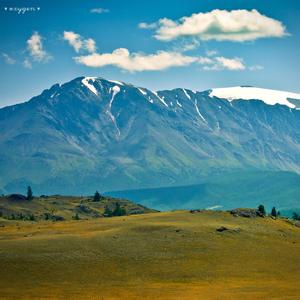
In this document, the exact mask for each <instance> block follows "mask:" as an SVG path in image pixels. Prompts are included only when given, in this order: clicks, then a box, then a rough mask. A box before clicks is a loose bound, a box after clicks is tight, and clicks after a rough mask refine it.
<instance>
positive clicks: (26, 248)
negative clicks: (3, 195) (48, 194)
mask: <svg viewBox="0 0 300 300" xmlns="http://www.w3.org/2000/svg"><path fill="white" fill-rule="evenodd" d="M1 222H2V223H5V227H1V228H0V264H1V269H0V278H1V280H0V298H4V299H5V298H8V299H12V298H18V299H20V298H22V299H32V298H48V299H299V298H300V296H299V295H300V287H299V284H298V282H299V279H300V268H299V265H300V228H296V227H295V226H292V225H291V224H288V223H287V222H286V221H284V220H272V219H270V218H265V219H262V218H255V219H246V218H240V217H232V216H231V215H230V214H229V213H224V212H204V213H199V214H191V213H189V212H170V213H152V214H147V215H137V216H128V217H118V218H105V219H104V218H102V219H96V220H87V221H66V222H57V223H52V222H37V223H30V222H12V221H1ZM220 226H226V227H228V228H230V229H233V230H232V231H224V232H221V233H219V232H216V228H218V227H220Z"/></svg>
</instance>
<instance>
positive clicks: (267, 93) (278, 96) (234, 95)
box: [209, 86, 300, 109]
mask: <svg viewBox="0 0 300 300" xmlns="http://www.w3.org/2000/svg"><path fill="white" fill-rule="evenodd" d="M209 96H210V97H217V98H220V99H226V100H228V101H233V100H238V99H241V100H253V99H257V100H261V101H263V102H264V103H266V104H269V105H276V104H280V105H286V106H288V107H290V108H296V109H300V94H296V93H289V92H284V91H276V90H270V89H262V88H257V87H251V86H237V87H229V88H217V89H213V90H212V91H211V92H210V94H209Z"/></svg>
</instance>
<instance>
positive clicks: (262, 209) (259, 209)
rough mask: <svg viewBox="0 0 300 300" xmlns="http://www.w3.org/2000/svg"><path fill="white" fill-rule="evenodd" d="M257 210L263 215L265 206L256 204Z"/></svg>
mask: <svg viewBox="0 0 300 300" xmlns="http://www.w3.org/2000/svg"><path fill="white" fill-rule="evenodd" d="M258 211H259V212H260V213H261V214H262V215H263V216H265V215H266V210H265V207H264V206H263V205H262V204H260V205H259V206H258Z"/></svg>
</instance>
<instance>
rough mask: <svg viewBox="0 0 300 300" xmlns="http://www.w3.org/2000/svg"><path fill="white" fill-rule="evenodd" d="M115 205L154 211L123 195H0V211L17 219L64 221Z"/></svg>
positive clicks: (93, 215)
mask: <svg viewBox="0 0 300 300" xmlns="http://www.w3.org/2000/svg"><path fill="white" fill-rule="evenodd" d="M117 205H119V206H120V208H121V209H122V210H124V211H123V213H124V214H127V215H132V214H143V213H149V212H154V210H152V209H148V208H147V207H144V206H142V205H140V204H135V203H133V202H131V201H129V200H126V199H119V198H112V197H104V196H101V198H100V201H97V202H95V201H93V197H75V196H61V195H53V196H40V197H34V198H33V199H32V200H30V201H29V200H27V199H26V197H25V196H22V195H18V194H15V195H10V196H2V197H0V215H1V216H2V217H4V218H6V219H16V220H53V221H63V220H72V219H74V218H76V219H93V218H101V217H103V216H105V208H107V212H109V211H110V212H113V211H114V210H115V209H116V207H117Z"/></svg>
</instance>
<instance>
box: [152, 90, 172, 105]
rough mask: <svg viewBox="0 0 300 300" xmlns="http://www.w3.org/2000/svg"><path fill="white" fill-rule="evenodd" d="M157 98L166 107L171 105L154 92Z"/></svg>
mask: <svg viewBox="0 0 300 300" xmlns="http://www.w3.org/2000/svg"><path fill="white" fill-rule="evenodd" d="M152 93H153V94H154V95H155V96H156V98H158V100H159V101H160V102H162V103H163V104H164V105H165V106H166V107H169V105H168V104H167V103H166V102H165V100H164V99H163V98H161V97H159V95H158V94H157V92H152Z"/></svg>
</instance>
